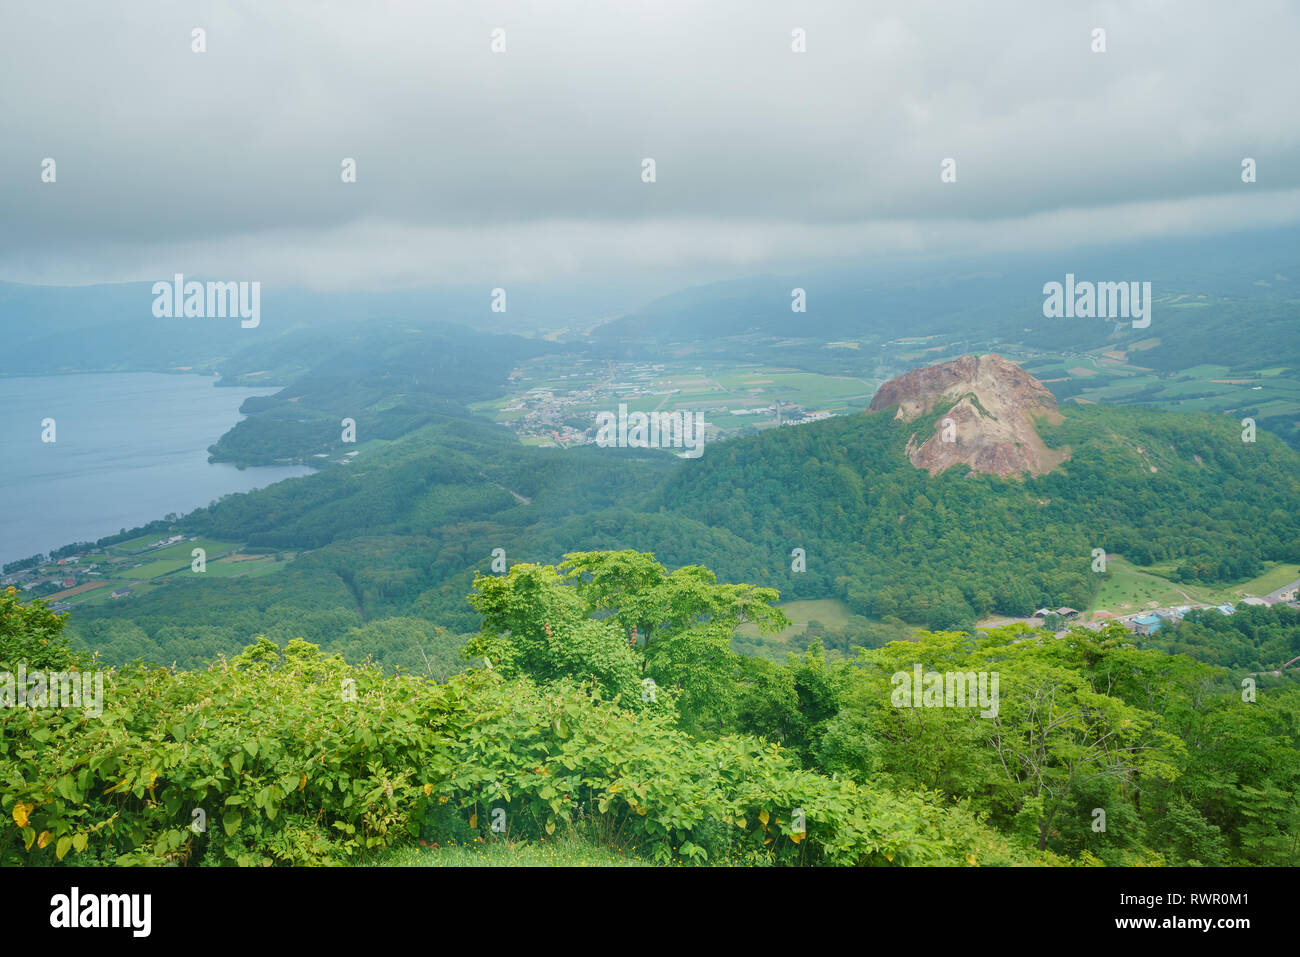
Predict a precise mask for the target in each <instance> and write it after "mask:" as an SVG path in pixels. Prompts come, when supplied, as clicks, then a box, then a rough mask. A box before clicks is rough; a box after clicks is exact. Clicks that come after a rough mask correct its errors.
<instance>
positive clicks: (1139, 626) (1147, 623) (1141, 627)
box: [1133, 615, 1164, 635]
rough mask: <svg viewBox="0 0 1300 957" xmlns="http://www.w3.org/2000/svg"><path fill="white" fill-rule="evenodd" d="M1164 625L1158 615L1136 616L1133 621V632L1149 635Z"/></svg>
mask: <svg viewBox="0 0 1300 957" xmlns="http://www.w3.org/2000/svg"><path fill="white" fill-rule="evenodd" d="M1162 624H1164V622H1162V621H1161V620H1160V616H1159V615H1138V616H1137V617H1136V618H1134V619H1133V625H1134V629H1133V630H1134V631H1136V632H1137V633H1138V634H1139V635H1149V634H1151V633H1152V632H1153V631H1156V630H1158V629H1159V628H1160V626H1161V625H1162Z"/></svg>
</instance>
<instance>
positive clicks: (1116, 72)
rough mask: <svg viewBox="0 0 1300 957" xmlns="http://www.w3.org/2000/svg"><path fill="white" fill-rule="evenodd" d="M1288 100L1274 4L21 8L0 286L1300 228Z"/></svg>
mask: <svg viewBox="0 0 1300 957" xmlns="http://www.w3.org/2000/svg"><path fill="white" fill-rule="evenodd" d="M196 27H201V28H203V29H204V30H206V44H207V52H206V53H202V54H199V53H194V52H192V50H191V44H192V39H191V31H192V30H193V29H194V28H196ZM1096 27H1101V28H1104V29H1105V31H1106V45H1107V52H1105V53H1093V52H1092V50H1091V45H1092V42H1093V41H1092V30H1093V29H1094V28H1096ZM494 28H501V29H503V30H504V31H505V39H506V52H505V53H502V54H494V53H493V52H491V49H490V45H491V39H492V38H491V33H492V31H493V29H494ZM795 28H802V29H803V30H805V31H806V33H807V52H806V53H794V52H792V50H791V31H792V30H794V29H795ZM1298 91H1300V4H1297V3H1294V2H1285V0H1278V2H1268V0H1259V2H1254V0H1246V2H1238V3H1224V2H1204V3H1195V2H1185V0H1178V2H1173V0H1169V2H1116V3H1055V2H1045V0H1029V2H1023V3H1020V2H1016V3H1011V2H1006V3H1001V2H991V3H987V4H978V5H977V4H970V3H964V2H956V0H947V2H936V3H930V2H922V0H906V2H899V3H876V2H872V3H867V2H862V0H842V2H841V0H805V2H791V3H782V2H764V0H734V2H733V0H695V2H690V3H687V2H680V0H645V2H641V0H622V2H619V0H605V2H594V0H593V2H577V0H574V2H566V0H546V2H537V3H527V2H514V3H493V2H484V0H472V2H471V0H464V2H452V0H428V2H419V3H417V2H400V3H399V2H391V3H377V2H366V3H361V2H356V0H339V2H334V0H327V2H321V0H312V2H285V0H276V2H268V0H227V2H210V3H209V2H189V0H131V2H110V0H67V2H38V0H32V2H17V0H0V129H2V138H0V279H5V280H11V281H20V282H58V283H84V282H102V281H122V280H153V279H157V278H160V277H165V276H170V275H171V274H172V273H174V272H185V273H190V274H195V275H204V276H208V277H216V278H229V279H260V280H263V281H271V282H294V283H303V284H306V285H310V286H314V287H317V288H326V289H328V288H362V289H365V288H379V287H384V286H391V285H411V284H419V285H424V284H431V283H443V282H458V283H461V282H478V281H483V282H488V283H493V284H496V283H507V282H509V281H511V280H560V281H564V280H566V279H567V278H570V277H571V278H572V279H573V280H574V281H575V282H576V281H581V280H582V279H583V278H592V277H602V278H603V279H604V280H609V279H611V278H613V279H617V278H618V277H620V276H627V277H637V278H638V279H644V278H645V277H646V276H664V277H674V276H687V275H689V276H691V277H692V278H699V277H701V276H706V275H716V276H718V277H722V276H726V275H736V274H743V273H756V272H786V271H789V270H791V269H793V268H796V267H798V266H800V265H801V264H806V263H814V262H822V261H826V260H830V259H844V258H849V259H851V258H854V257H862V258H866V257H878V256H897V255H921V256H938V255H945V254H961V253H967V252H974V251H980V252H989V251H998V250H1006V251H1008V252H1016V251H1018V250H1029V249H1041V248H1043V247H1045V246H1053V245H1073V244H1076V243H1077V244H1091V243H1105V242H1109V241H1113V240H1132V239H1135V238H1141V237H1144V236H1161V235H1186V234H1190V233H1213V232H1216V231H1220V230H1224V231H1232V230H1238V229H1242V228H1249V227H1252V226H1277V225H1282V224H1292V223H1297V222H1300V107H1297V93H1298ZM1247 156H1249V157H1253V158H1255V159H1256V161H1257V163H1258V182H1257V183H1255V184H1253V185H1246V184H1243V183H1242V182H1241V161H1242V158H1243V157H1247ZM46 157H51V158H53V159H54V160H55V161H56V163H57V181H56V182H55V183H53V184H48V183H42V182H41V163H42V160H43V159H44V158H46ZM344 157H353V158H355V160H356V163H357V182H356V183H354V184H344V183H342V182H341V181H340V163H341V161H342V160H343V158H344ZM645 157H652V158H653V159H654V160H655V162H656V167H657V168H656V173H657V182H655V183H653V184H646V183H643V182H642V180H641V162H642V159H643V158H645ZM946 157H952V158H954V159H955V160H956V162H957V182H955V183H942V182H941V181H940V163H941V161H942V160H943V159H944V158H946Z"/></svg>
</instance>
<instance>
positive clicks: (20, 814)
mask: <svg viewBox="0 0 1300 957" xmlns="http://www.w3.org/2000/svg"><path fill="white" fill-rule="evenodd" d="M35 809H36V805H35V804H15V805H14V823H16V824H17V825H18V826H19V827H26V826H27V818H28V816H29V815H30V814H31V813H32V811H33V810H35Z"/></svg>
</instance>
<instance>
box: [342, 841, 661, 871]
mask: <svg viewBox="0 0 1300 957" xmlns="http://www.w3.org/2000/svg"><path fill="white" fill-rule="evenodd" d="M367 866H369V867H653V866H654V865H653V864H652V863H651V862H650V861H646V860H643V859H641V858H639V857H635V856H633V855H626V854H621V853H619V852H618V851H616V850H614V849H613V848H610V847H605V846H602V845H598V844H592V843H589V842H587V841H582V840H578V839H576V838H563V839H560V840H555V841H546V842H544V843H540V844H535V843H532V842H529V841H520V842H518V843H510V842H507V841H483V842H476V843H473V844H448V845H443V846H441V847H434V846H432V845H428V846H420V845H418V844H408V845H405V846H402V847H396V848H392V849H390V850H389V851H386V852H385V853H383V854H380V855H378V856H377V857H375V859H374V860H372V861H370V862H369V863H368V865H367Z"/></svg>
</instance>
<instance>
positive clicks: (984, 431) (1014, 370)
mask: <svg viewBox="0 0 1300 957" xmlns="http://www.w3.org/2000/svg"><path fill="white" fill-rule="evenodd" d="M894 406H897V407H898V411H897V412H896V413H895V415H894V418H895V420H897V421H902V422H911V421H913V420H914V419H916V418H919V417H920V416H922V415H925V414H927V413H930V412H935V411H943V412H944V413H945V414H944V415H942V416H941V417H940V418H939V421H938V422H936V423H935V425H934V431H933V432H932V433H931V434H930V435H929V436H922V435H921V434H920V433H913V434H912V437H911V438H910V439H909V440H908V443H907V456H908V458H909V459H910V460H911V462H912V464H913V465H915V466H916V467H917V468H922V469H925V470H926V471H928V472H929V473H930V474H931V475H936V474H938V473H939V472H942V471H943V470H944V469H946V468H949V467H950V466H953V465H957V464H962V465H968V466H970V468H972V469H974V470H975V471H977V472H987V473H990V474H992V475H999V476H1002V477H1003V478H1006V477H1007V476H1011V475H1022V474H1026V473H1027V474H1029V475H1043V474H1045V473H1047V472H1050V471H1051V470H1052V469H1054V468H1056V466H1058V465H1059V464H1061V463H1062V462H1064V461H1065V460H1066V459H1068V458H1069V457H1070V450H1069V448H1060V449H1049V448H1048V447H1047V446H1046V445H1044V444H1043V440H1042V439H1041V438H1039V437H1038V431H1037V429H1036V428H1035V423H1036V422H1037V421H1039V420H1045V421H1048V422H1052V423H1058V422H1060V421H1061V418H1062V417H1061V413H1060V411H1059V410H1058V409H1057V407H1056V398H1055V397H1054V396H1053V395H1052V393H1051V392H1050V391H1049V390H1048V389H1047V387H1046V386H1044V385H1043V384H1042V383H1041V382H1039V381H1038V380H1037V379H1035V378H1034V377H1033V376H1031V375H1030V374H1029V373H1028V372H1026V371H1025V370H1024V369H1022V368H1020V366H1018V365H1016V364H1015V363H1013V362H1008V361H1007V360H1006V359H1004V358H1002V357H1001V356H999V355H994V354H990V355H985V356H962V357H961V358H959V359H954V360H952V361H951V362H943V363H940V364H939V365H936V366H929V367H927V368H924V369H913V370H912V371H911V372H908V373H906V374H904V375H901V376H899V377H898V378H897V379H891V380H890V381H888V382H886V383H885V384H884V385H882V386H881V387H880V389H879V391H878V392H876V395H875V397H874V398H873V399H872V400H871V405H870V407H869V408H868V412H879V411H881V410H883V409H889V408H892V407H894Z"/></svg>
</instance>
